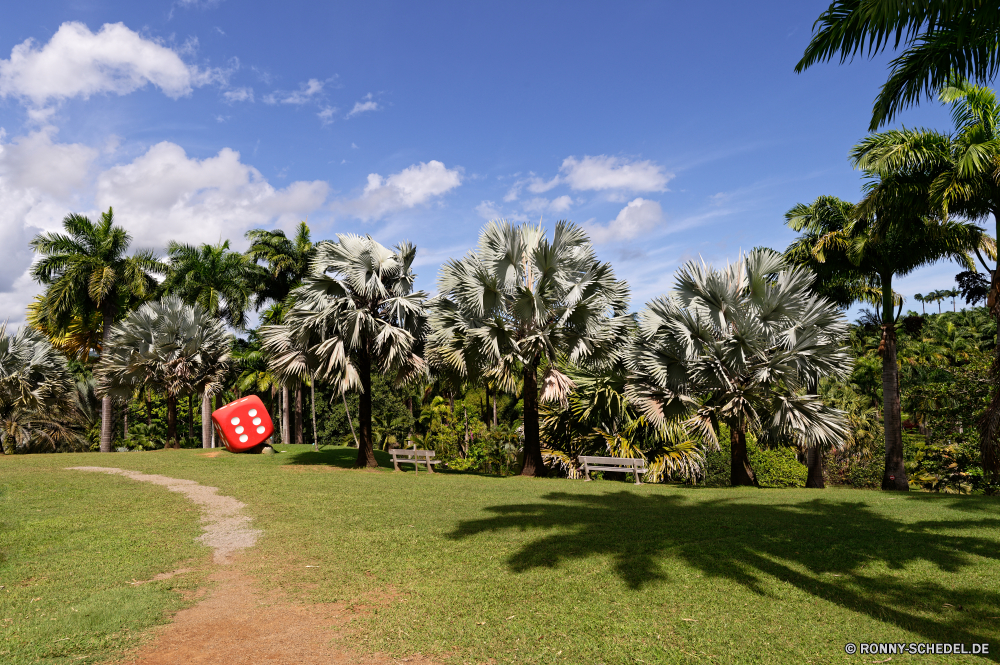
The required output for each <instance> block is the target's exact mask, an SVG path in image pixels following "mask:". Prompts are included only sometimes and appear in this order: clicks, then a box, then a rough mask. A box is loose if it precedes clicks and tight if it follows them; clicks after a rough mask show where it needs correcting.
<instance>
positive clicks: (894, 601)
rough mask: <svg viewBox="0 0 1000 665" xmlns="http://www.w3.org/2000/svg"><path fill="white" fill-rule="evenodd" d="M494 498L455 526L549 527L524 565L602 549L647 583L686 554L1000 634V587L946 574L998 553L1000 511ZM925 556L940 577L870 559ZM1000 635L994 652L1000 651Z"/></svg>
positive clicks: (885, 616)
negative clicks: (906, 515) (964, 513)
mask: <svg viewBox="0 0 1000 665" xmlns="http://www.w3.org/2000/svg"><path fill="white" fill-rule="evenodd" d="M915 498H916V497H914V499H915ZM944 507H945V506H944V505H942V508H944ZM949 507H950V506H949ZM487 510H488V511H490V512H492V513H493V514H494V515H493V516H492V517H488V518H485V519H481V520H469V521H465V522H461V523H460V524H459V525H458V527H457V528H456V529H455V530H454V531H453V532H452V533H451V534H449V536H450V537H451V538H453V539H463V538H468V537H471V536H475V535H478V534H482V533H487V532H499V531H505V530H510V529H516V530H521V531H525V530H531V531H537V532H539V537H538V538H536V539H534V540H532V541H531V542H530V543H528V544H527V545H525V546H524V547H523V548H521V549H520V550H519V551H517V552H515V553H514V554H512V555H511V556H510V557H509V558H508V560H507V564H508V566H509V567H510V569H511V570H512V571H514V572H524V571H527V570H530V569H533V568H554V567H556V566H558V565H560V564H561V563H564V562H566V563H568V564H571V562H572V561H573V560H574V559H576V558H583V557H587V556H591V555H593V554H601V555H605V556H608V557H610V558H611V559H612V560H613V561H614V571H615V573H616V574H617V575H618V577H620V578H621V579H622V580H623V581H624V582H625V583H626V584H627V585H628V586H629V587H630V588H632V589H634V590H640V589H643V588H644V587H647V586H651V585H655V584H656V583H657V582H661V581H665V580H666V575H665V573H664V572H663V570H662V569H661V566H660V562H661V561H663V560H666V559H670V558H676V559H679V560H681V561H683V562H685V563H687V564H688V565H691V566H693V567H695V568H697V569H698V570H700V571H701V572H702V573H703V574H704V575H705V577H707V578H712V577H714V578H723V579H729V580H732V581H734V582H737V583H739V584H741V585H743V586H745V587H746V588H748V589H750V590H751V591H753V592H754V593H757V594H759V595H761V596H762V597H765V598H766V597H776V594H775V592H774V591H772V590H771V589H772V588H773V580H778V581H780V582H784V583H787V584H791V585H793V586H795V587H796V588H798V589H799V590H800V591H803V592H805V593H808V594H811V595H813V596H815V597H817V598H821V599H823V600H826V601H829V602H833V603H836V604H837V605H840V606H842V607H845V608H848V609H850V610H852V611H855V612H860V613H863V614H867V615H868V616H870V617H872V618H874V619H876V620H878V621H884V622H888V623H891V624H894V625H896V626H898V627H900V628H903V629H906V630H909V631H912V632H915V633H917V634H919V635H921V636H923V638H924V639H926V640H927V641H934V642H965V643H973V642H990V641H993V642H994V643H995V642H996V641H997V637H998V635H997V630H996V623H995V622H996V617H998V616H1000V593H998V592H997V590H995V589H991V588H983V587H982V585H981V583H980V584H979V585H978V586H977V583H976V581H975V580H973V579H970V578H967V579H966V580H963V582H965V584H964V585H963V586H961V587H959V586H956V582H958V581H959V580H958V579H955V580H949V579H947V578H948V577H949V576H951V575H953V574H955V573H959V572H961V571H962V570H963V569H964V568H967V567H968V566H970V565H972V563H973V560H974V558H976V557H981V558H986V559H991V560H993V561H996V560H998V559H1000V540H998V539H997V538H996V536H995V534H994V533H987V532H989V531H994V532H995V530H996V529H997V528H998V527H1000V519H996V518H985V517H984V518H973V519H966V520H954V519H949V520H942V521H922V522H901V521H896V520H894V519H892V518H890V517H887V516H885V515H883V514H880V513H879V512H876V511H874V510H872V509H871V508H870V507H869V506H867V505H866V504H864V503H862V502H852V501H832V500H827V499H822V498H817V499H814V500H811V501H805V502H800V503H792V502H789V503H785V504H762V503H758V502H754V501H753V500H752V499H751V498H750V496H736V497H732V496H730V497H728V498H721V499H716V500H703V499H700V498H699V500H690V499H688V498H686V497H683V496H662V495H659V496H656V495H654V496H649V495H641V494H635V493H632V492H626V491H621V492H613V493H607V494H603V495H580V494H570V493H565V492H553V493H550V494H548V495H546V496H545V497H543V501H541V502H538V503H531V504H521V505H503V506H492V507H489V508H487ZM984 533H986V534H987V535H984ZM922 563H923V564H930V565H932V566H934V567H935V568H936V569H937V571H938V574H937V576H936V580H935V581H928V580H926V579H920V580H912V581H908V580H906V579H905V578H904V576H903V575H902V574H893V573H886V572H885V571H884V570H878V571H873V570H872V569H873V568H876V567H878V568H879V569H881V568H882V567H883V566H884V567H885V568H888V569H889V570H890V571H893V572H895V571H899V572H900V573H902V571H903V570H904V569H905V568H907V567H908V566H911V565H918V564H922ZM946 604H947V605H946ZM959 608H961V609H959ZM990 617H992V619H991V618H990ZM859 637H862V638H863V637H864V636H859ZM997 647H1000V645H997V644H994V648H993V649H991V651H993V652H994V653H991V654H990V655H989V658H991V659H993V660H1000V648H997Z"/></svg>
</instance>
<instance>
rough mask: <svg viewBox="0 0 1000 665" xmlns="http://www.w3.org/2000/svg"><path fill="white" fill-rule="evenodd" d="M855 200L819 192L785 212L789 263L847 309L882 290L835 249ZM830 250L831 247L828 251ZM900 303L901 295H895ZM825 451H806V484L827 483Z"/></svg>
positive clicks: (814, 390)
mask: <svg viewBox="0 0 1000 665" xmlns="http://www.w3.org/2000/svg"><path fill="white" fill-rule="evenodd" d="M853 211H854V204H852V203H850V202H848V201H844V200H842V199H839V198H837V197H835V196H820V197H818V198H817V199H816V200H815V201H813V202H812V203H810V204H805V203H799V204H798V205H796V206H795V207H793V208H792V209H791V210H789V211H788V212H786V213H785V223H786V224H787V225H788V226H789V227H790V228H792V229H793V230H795V231H798V232H799V236H798V237H797V238H796V239H795V240H794V241H793V242H792V243H791V244H790V245H789V246H788V248H787V249H786V250H785V259H786V260H787V261H788V262H789V263H790V264H792V265H797V266H802V267H805V268H809V269H810V270H812V271H813V272H814V273H815V274H816V281H815V282H814V283H813V290H814V291H815V292H816V293H818V294H819V295H821V296H823V297H825V298H827V299H828V300H830V301H831V302H833V303H834V304H835V305H836V306H837V307H840V308H841V309H844V310H846V309H847V308H848V307H850V306H851V305H853V304H855V303H857V302H865V303H869V304H872V305H876V306H877V305H878V304H880V303H881V299H882V290H881V289H880V288H879V287H878V286H876V280H875V278H874V276H873V275H872V274H870V273H865V272H864V271H863V270H861V268H860V267H859V266H857V265H855V263H854V262H853V261H851V260H850V258H849V257H848V256H847V253H846V252H838V251H836V246H837V244H838V241H837V238H838V237H839V236H838V234H842V233H843V232H844V230H845V229H847V228H848V227H850V225H851V222H852V219H851V215H852V213H853ZM831 250H832V251H831ZM896 297H897V302H899V303H900V304H902V297H901V296H896ZM807 388H808V391H809V393H810V394H813V395H817V394H819V389H820V386H819V384H818V383H814V384H811V385H809V386H807ZM826 452H827V451H825V450H822V449H821V448H820V447H818V446H813V447H811V448H808V449H807V450H806V451H805V455H806V465H807V467H808V469H809V473H808V475H807V477H806V487H809V488H816V489H822V488H823V487H825V486H826V481H825V478H824V475H825V473H824V470H823V456H824V454H825V453H826Z"/></svg>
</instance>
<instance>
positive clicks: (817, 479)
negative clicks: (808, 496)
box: [806, 446, 826, 489]
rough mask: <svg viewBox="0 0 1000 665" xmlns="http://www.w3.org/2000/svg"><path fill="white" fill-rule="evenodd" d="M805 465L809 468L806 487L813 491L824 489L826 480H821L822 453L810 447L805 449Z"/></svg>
mask: <svg viewBox="0 0 1000 665" xmlns="http://www.w3.org/2000/svg"><path fill="white" fill-rule="evenodd" d="M806 465H807V466H808V468H809V475H808V476H806V487H809V488H813V489H823V488H825V487H826V480H825V479H824V478H823V452H822V451H821V450H820V449H819V448H818V447H817V446H812V447H811V448H807V449H806Z"/></svg>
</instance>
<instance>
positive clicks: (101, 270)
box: [31, 208, 166, 453]
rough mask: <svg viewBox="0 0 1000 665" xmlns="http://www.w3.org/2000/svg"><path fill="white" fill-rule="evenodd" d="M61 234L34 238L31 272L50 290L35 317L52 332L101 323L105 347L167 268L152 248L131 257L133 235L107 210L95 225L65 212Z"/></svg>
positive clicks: (108, 425)
mask: <svg viewBox="0 0 1000 665" xmlns="http://www.w3.org/2000/svg"><path fill="white" fill-rule="evenodd" d="M63 228H64V229H65V230H66V233H65V234H62V233H42V234H39V235H37V236H35V238H34V239H33V240H32V241H31V247H32V248H33V249H34V250H35V252H36V253H38V254H41V255H42V258H40V259H39V260H38V261H37V262H36V263H35V264H34V265H33V266H32V268H31V276H32V277H33V278H34V279H35V280H36V281H38V282H39V283H40V284H43V285H44V286H45V287H46V289H45V293H44V294H43V295H42V300H41V301H40V302H39V304H38V314H37V320H38V322H39V324H40V326H41V327H42V329H44V330H46V331H48V332H49V333H50V334H54V335H64V334H67V333H71V332H73V331H74V329H75V328H79V327H80V326H86V327H92V326H95V325H96V324H97V323H98V322H99V323H100V329H101V340H102V342H101V343H102V349H101V353H102V354H103V348H104V347H105V346H107V343H108V339H109V336H110V334H111V327H112V325H113V324H114V323H115V321H117V320H118V319H119V318H120V317H121V316H123V315H124V314H125V313H127V312H128V310H129V309H130V308H132V307H134V306H136V305H137V304H139V303H140V302H142V301H143V300H145V299H146V298H149V297H151V296H152V295H153V294H154V293H155V292H156V289H157V284H156V280H155V279H153V277H152V274H162V273H163V272H165V269H166V266H165V265H164V264H163V263H161V262H160V261H158V260H157V258H156V256H155V255H154V254H153V253H152V252H151V251H149V250H141V251H138V252H135V253H133V254H132V255H131V256H128V255H127V252H128V249H129V245H130V244H131V242H132V237H131V236H130V235H129V234H128V232H127V231H126V230H125V229H123V228H122V227H120V226H116V225H115V223H114V211H113V210H112V209H111V208H108V211H107V212H106V213H102V214H101V221H100V222H97V223H96V224H95V223H94V222H92V221H90V220H89V219H87V218H86V217H84V216H82V215H77V214H72V215H67V216H66V218H65V219H63ZM112 427H113V419H112V404H111V398H110V397H105V398H104V399H103V401H102V403H101V452H105V453H106V452H111V450H112V448H111V443H112V436H113V433H112Z"/></svg>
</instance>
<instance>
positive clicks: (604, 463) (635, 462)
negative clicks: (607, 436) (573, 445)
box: [577, 455, 646, 485]
mask: <svg viewBox="0 0 1000 665" xmlns="http://www.w3.org/2000/svg"><path fill="white" fill-rule="evenodd" d="M577 459H578V460H579V461H580V464H581V465H583V477H584V479H585V480H590V472H591V471H605V472H607V471H611V472H612V473H634V474H635V484H636V485H642V481H641V480H639V474H640V473H646V460H644V459H641V458H636V459H633V458H629V457H592V456H589V455H580V456H579V457H578V458H577Z"/></svg>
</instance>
